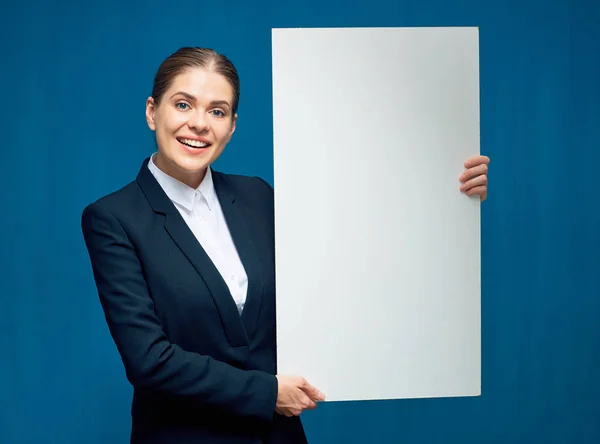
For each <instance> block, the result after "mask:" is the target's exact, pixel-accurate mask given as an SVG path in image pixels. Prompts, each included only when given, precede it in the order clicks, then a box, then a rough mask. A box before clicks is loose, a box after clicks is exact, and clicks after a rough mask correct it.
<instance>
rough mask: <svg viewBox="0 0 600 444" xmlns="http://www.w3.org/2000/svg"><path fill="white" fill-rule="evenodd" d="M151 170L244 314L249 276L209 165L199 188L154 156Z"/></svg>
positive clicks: (151, 161) (150, 163)
mask: <svg viewBox="0 0 600 444" xmlns="http://www.w3.org/2000/svg"><path fill="white" fill-rule="evenodd" d="M148 169H149V170H150V172H151V173H152V175H153V176H154V177H155V178H156V180H157V181H158V183H159V184H160V186H161V187H162V189H163V190H164V192H165V193H166V194H167V196H168V197H169V199H171V202H173V204H174V205H175V208H177V210H178V211H179V213H180V214H181V216H182V217H183V220H184V221H185V223H186V224H187V225H188V227H189V228H190V230H191V231H192V233H194V236H196V239H198V242H200V245H201V246H202V248H203V249H204V251H206V253H207V254H208V256H209V257H210V259H211V260H212V262H213V264H215V267H216V268H217V270H219V273H220V274H221V276H222V277H223V280H224V281H225V283H226V284H227V287H228V288H229V292H230V293H231V296H232V297H233V300H234V301H235V304H236V305H237V307H238V311H239V312H240V313H241V312H242V310H243V308H244V304H245V303H246V293H247V291H248V276H247V275H246V270H245V269H244V266H243V265H242V261H241V260H240V257H239V255H238V252H237V249H236V248H235V245H234V243H233V239H232V238H231V234H230V233H229V228H228V227H227V223H226V221H225V216H223V210H222V209H221V205H220V204H219V199H218V198H217V193H216V192H215V188H214V185H213V180H212V173H211V170H210V167H209V168H208V169H207V171H206V176H205V177H204V179H203V180H202V183H201V184H200V186H198V188H196V189H193V188H191V187H189V186H188V185H186V184H184V183H183V182H180V181H178V180H177V179H175V178H173V177H171V176H169V175H168V174H166V173H165V172H163V171H162V170H160V169H159V168H158V167H157V166H156V164H155V163H154V155H153V156H152V157H151V158H150V161H149V162H148Z"/></svg>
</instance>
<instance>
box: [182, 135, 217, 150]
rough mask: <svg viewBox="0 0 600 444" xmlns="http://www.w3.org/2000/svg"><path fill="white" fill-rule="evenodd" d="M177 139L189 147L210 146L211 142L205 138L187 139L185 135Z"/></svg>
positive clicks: (200, 147)
mask: <svg viewBox="0 0 600 444" xmlns="http://www.w3.org/2000/svg"><path fill="white" fill-rule="evenodd" d="M176 139H177V141H178V142H179V143H181V144H182V145H185V146H187V147H189V148H195V149H202V148H208V147H209V146H210V143H208V142H207V141H205V140H196V139H186V138H184V137H176Z"/></svg>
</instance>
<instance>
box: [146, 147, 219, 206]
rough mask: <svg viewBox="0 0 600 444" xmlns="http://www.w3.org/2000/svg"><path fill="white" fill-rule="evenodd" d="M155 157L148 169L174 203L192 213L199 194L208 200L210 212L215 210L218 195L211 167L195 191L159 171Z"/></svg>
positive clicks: (152, 158) (151, 157)
mask: <svg viewBox="0 0 600 444" xmlns="http://www.w3.org/2000/svg"><path fill="white" fill-rule="evenodd" d="M155 155H156V153H154V154H153V155H152V156H150V161H149V162H148V169H149V170H150V172H151V173H152V175H153V176H154V177H155V178H156V181H157V182H158V183H159V185H160V186H161V188H162V189H163V191H164V192H165V194H166V195H167V196H168V197H169V199H171V201H172V202H173V203H177V204H179V205H181V206H182V207H184V208H185V209H186V210H188V211H192V210H193V208H194V202H195V201H196V193H197V192H198V193H199V194H200V195H202V196H203V197H204V199H205V200H206V203H207V205H208V208H209V209H210V210H212V209H213V207H214V205H215V201H216V199H217V193H216V192H215V187H214V184H213V179H212V172H211V169H210V167H207V169H206V175H205V176H204V179H203V180H202V182H201V183H200V185H199V186H198V188H196V189H194V188H192V187H190V186H188V185H186V184H184V183H183V182H180V181H179V180H177V179H175V178H174V177H171V176H169V175H168V174H167V173H165V172H164V171H162V170H161V169H159V168H158V167H157V166H156V164H155V163H154V156H155Z"/></svg>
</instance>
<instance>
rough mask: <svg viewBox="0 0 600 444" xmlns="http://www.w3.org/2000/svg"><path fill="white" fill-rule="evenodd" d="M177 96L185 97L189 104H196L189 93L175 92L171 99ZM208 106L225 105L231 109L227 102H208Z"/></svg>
mask: <svg viewBox="0 0 600 444" xmlns="http://www.w3.org/2000/svg"><path fill="white" fill-rule="evenodd" d="M177 95H181V96H183V97H185V98H186V99H187V100H189V101H190V102H196V98H195V97H194V96H193V95H191V94H189V93H186V92H184V91H177V92H176V93H175V94H173V95H172V96H171V99H172V98H173V97H175V96H177ZM210 105H211V106H223V105H226V106H228V107H229V108H231V105H230V104H229V102H228V101H227V100H213V101H212V102H210Z"/></svg>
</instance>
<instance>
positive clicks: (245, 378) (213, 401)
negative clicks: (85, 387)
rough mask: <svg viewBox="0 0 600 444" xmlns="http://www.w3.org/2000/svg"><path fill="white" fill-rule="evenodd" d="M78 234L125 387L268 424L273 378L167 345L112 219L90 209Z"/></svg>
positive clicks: (131, 249)
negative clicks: (88, 259) (182, 400)
mask: <svg viewBox="0 0 600 444" xmlns="http://www.w3.org/2000/svg"><path fill="white" fill-rule="evenodd" d="M82 230H83V235H84V239H85V243H86V246H87V249H88V253H89V255H90V260H91V263H92V269H93V272H94V279H95V282H96V286H97V288H98V294H99V297H100V301H101V303H102V308H103V310H104V314H105V317H106V321H107V323H108V327H109V329H110V333H111V335H112V337H113V339H114V341H115V344H116V346H117V348H118V351H119V353H120V355H121V359H122V360H123V364H124V366H125V371H126V374H127V379H128V380H129V381H130V382H131V384H133V386H134V387H140V388H145V389H150V390H153V391H157V392H162V393H165V394H168V395H169V396H174V397H182V398H186V399H190V400H192V401H193V402H194V403H196V404H197V405H199V406H206V407H209V406H212V407H216V408H219V409H223V410H225V411H228V412H229V413H232V414H234V415H239V416H246V417H254V418H257V419H264V420H271V419H272V417H273V413H274V411H275V403H276V400H277V386H278V384H277V379H276V377H275V376H273V375H269V374H267V373H264V372H260V371H245V370H240V369H237V368H235V367H232V366H230V365H227V364H225V363H223V362H219V361H216V360H214V359H212V358H210V357H208V356H202V355H199V354H197V353H191V352H187V351H184V350H183V349H181V348H180V347H178V346H177V345H175V344H171V343H170V342H169V340H168V338H167V336H166V334H165V333H164V331H163V330H162V327H161V325H160V321H159V319H158V317H157V316H156V314H155V312H154V308H153V302H152V298H151V297H150V294H149V291H148V288H147V284H146V282H145V280H144V273H143V270H142V267H141V264H140V262H139V259H138V257H137V253H136V251H135V249H134V247H133V245H132V244H131V242H130V240H129V238H128V236H127V234H126V233H125V231H124V230H123V228H122V226H121V225H120V223H119V222H118V221H117V219H116V218H115V217H114V216H113V215H112V214H111V213H110V212H109V211H108V210H106V209H104V208H102V207H101V206H100V205H99V204H97V203H96V204H92V205H90V206H88V207H87V208H86V209H85V210H84V212H83V215H82Z"/></svg>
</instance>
